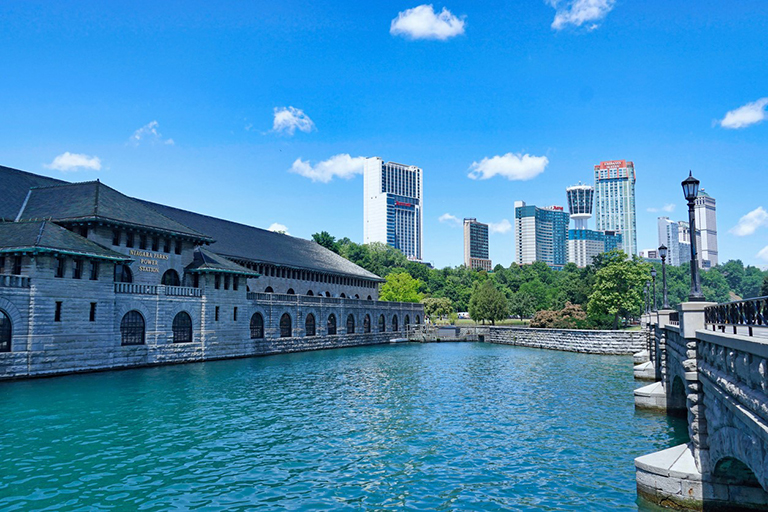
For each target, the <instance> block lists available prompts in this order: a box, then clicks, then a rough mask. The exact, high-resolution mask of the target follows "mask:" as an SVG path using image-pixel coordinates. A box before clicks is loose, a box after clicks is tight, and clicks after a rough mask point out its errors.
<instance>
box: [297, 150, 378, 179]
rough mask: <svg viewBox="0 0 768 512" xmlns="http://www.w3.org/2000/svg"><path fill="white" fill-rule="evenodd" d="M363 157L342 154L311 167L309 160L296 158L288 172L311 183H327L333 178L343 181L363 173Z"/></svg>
mask: <svg viewBox="0 0 768 512" xmlns="http://www.w3.org/2000/svg"><path fill="white" fill-rule="evenodd" d="M363 162H365V157H364V156H357V157H354V158H353V157H351V156H349V154H346V153H342V154H340V155H336V156H332V157H331V158H329V159H328V160H323V161H322V162H318V163H317V164H316V165H311V164H310V163H309V160H307V161H304V160H302V159H301V158H297V159H296V161H295V162H293V165H292V166H291V168H290V169H288V172H292V173H296V174H299V175H301V176H304V177H305V178H309V179H311V180H312V181H320V182H322V183H328V182H329V181H331V180H332V179H333V178H334V177H338V178H344V179H345V180H348V179H351V178H354V177H355V175H357V174H362V173H363Z"/></svg>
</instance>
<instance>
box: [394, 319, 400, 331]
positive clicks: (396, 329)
mask: <svg viewBox="0 0 768 512" xmlns="http://www.w3.org/2000/svg"><path fill="white" fill-rule="evenodd" d="M399 330H400V329H398V327H397V315H394V316H393V317H392V332H397V331H399Z"/></svg>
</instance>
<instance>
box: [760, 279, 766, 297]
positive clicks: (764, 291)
mask: <svg viewBox="0 0 768 512" xmlns="http://www.w3.org/2000/svg"><path fill="white" fill-rule="evenodd" d="M760 295H761V296H763V297H768V275H766V276H765V277H763V288H762V290H760Z"/></svg>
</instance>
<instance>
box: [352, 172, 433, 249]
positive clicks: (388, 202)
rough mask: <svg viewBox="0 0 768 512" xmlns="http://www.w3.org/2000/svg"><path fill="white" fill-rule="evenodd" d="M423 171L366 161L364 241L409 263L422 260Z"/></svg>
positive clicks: (364, 175) (364, 176) (364, 177)
mask: <svg viewBox="0 0 768 512" xmlns="http://www.w3.org/2000/svg"><path fill="white" fill-rule="evenodd" d="M422 183H423V182H422V170H421V169H420V168H419V167H416V166H415V165H403V164H397V163H394V162H384V161H383V160H382V159H381V158H379V157H373V158H368V159H366V160H365V164H364V169H363V190H364V199H363V241H364V243H370V242H382V243H385V244H387V245H389V246H392V247H394V248H395V249H399V250H400V251H402V253H403V254H405V256H406V257H408V258H409V259H411V260H417V261H421V260H422V259H423V218H422V206H423V186H422Z"/></svg>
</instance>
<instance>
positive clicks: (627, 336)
mask: <svg viewBox="0 0 768 512" xmlns="http://www.w3.org/2000/svg"><path fill="white" fill-rule="evenodd" d="M478 334H479V335H480V336H482V338H481V339H482V341H485V342H487V343H498V344H502V345H516V346H521V347H530V348H543V349H548V350H564V351H567V352H581V353H585V354H604V355H632V354H634V353H636V352H639V351H641V350H643V349H645V348H646V341H647V336H648V335H647V333H646V332H645V331H596V330H595V331H593V330H579V329H534V328H530V327H487V328H484V329H478Z"/></svg>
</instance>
